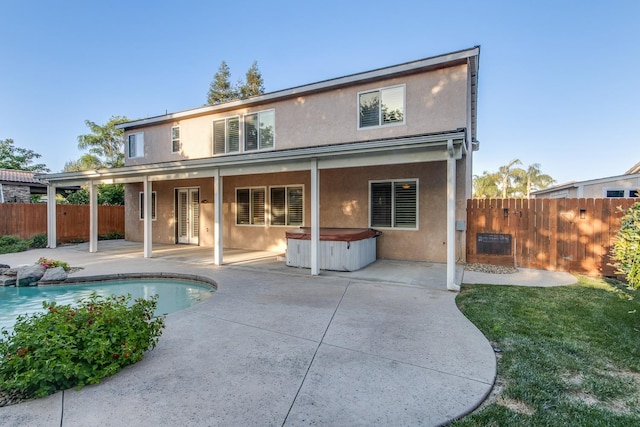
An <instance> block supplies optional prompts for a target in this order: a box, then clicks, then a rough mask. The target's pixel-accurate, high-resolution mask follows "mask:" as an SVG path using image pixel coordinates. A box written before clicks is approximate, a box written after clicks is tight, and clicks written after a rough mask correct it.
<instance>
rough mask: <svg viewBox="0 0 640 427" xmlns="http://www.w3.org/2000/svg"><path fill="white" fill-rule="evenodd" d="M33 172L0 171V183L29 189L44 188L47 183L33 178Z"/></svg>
mask: <svg viewBox="0 0 640 427" xmlns="http://www.w3.org/2000/svg"><path fill="white" fill-rule="evenodd" d="M35 174H36V173H35V172H31V171H22V170H15V169H0V182H1V183H3V184H17V185H19V184H24V185H28V186H30V187H34V186H36V187H46V186H47V181H44V180H41V179H37V178H35Z"/></svg>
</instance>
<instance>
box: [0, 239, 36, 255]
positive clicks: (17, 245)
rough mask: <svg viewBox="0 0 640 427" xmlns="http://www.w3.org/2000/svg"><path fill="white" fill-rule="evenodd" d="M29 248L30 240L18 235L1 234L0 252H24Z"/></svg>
mask: <svg viewBox="0 0 640 427" xmlns="http://www.w3.org/2000/svg"><path fill="white" fill-rule="evenodd" d="M27 249H29V242H28V241H26V240H22V239H21V238H19V237H16V236H0V254H11V253H14V252H24V251H26V250H27Z"/></svg>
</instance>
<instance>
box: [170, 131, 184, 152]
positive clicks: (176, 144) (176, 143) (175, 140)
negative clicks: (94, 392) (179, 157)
mask: <svg viewBox="0 0 640 427" xmlns="http://www.w3.org/2000/svg"><path fill="white" fill-rule="evenodd" d="M181 148H182V147H181V146H180V126H174V127H172V128H171V152H172V153H178V152H179V151H180V149H181Z"/></svg>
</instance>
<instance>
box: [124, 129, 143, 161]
mask: <svg viewBox="0 0 640 427" xmlns="http://www.w3.org/2000/svg"><path fill="white" fill-rule="evenodd" d="M132 137H133V143H134V144H135V150H134V152H133V155H132V154H131V142H132V140H131V138H132ZM127 157H128V158H129V159H137V158H140V157H144V132H136V133H130V134H129V135H127Z"/></svg>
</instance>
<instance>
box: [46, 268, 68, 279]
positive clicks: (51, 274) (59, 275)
mask: <svg viewBox="0 0 640 427" xmlns="http://www.w3.org/2000/svg"><path fill="white" fill-rule="evenodd" d="M65 280H67V272H66V271H64V268H62V267H53V268H48V269H47V271H45V272H44V276H42V279H40V281H41V282H63V281H65Z"/></svg>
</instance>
